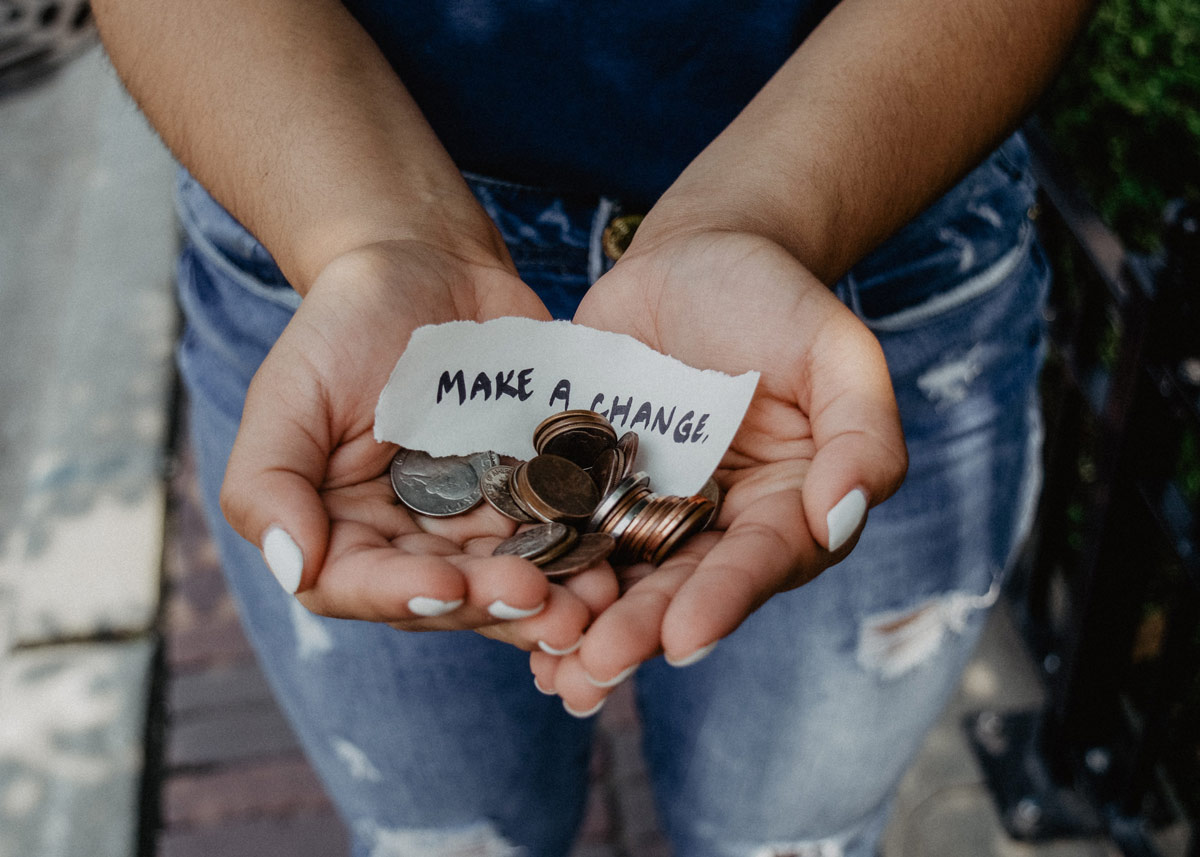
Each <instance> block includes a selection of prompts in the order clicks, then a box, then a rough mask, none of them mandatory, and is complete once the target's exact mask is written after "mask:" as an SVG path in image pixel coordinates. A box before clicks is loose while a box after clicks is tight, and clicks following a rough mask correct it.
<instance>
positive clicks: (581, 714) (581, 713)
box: [563, 696, 608, 720]
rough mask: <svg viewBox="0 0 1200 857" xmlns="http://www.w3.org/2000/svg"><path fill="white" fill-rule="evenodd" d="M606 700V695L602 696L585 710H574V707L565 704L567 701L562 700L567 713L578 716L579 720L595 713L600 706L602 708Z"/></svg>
mask: <svg viewBox="0 0 1200 857" xmlns="http://www.w3.org/2000/svg"><path fill="white" fill-rule="evenodd" d="M607 701H608V697H607V696H606V697H604V699H602V700H600V701H599V702H597V703H596V704H595V705H593V706H592V707H591V708H589V709H588V710H587V711H576V710H575V709H574V708H572V707H571V706H569V705H567V703H566V702H565V701H564V702H563V708H565V709H566V710H567V714H570V715H571V716H572V717H578V718H579V719H580V720H583V719H584V718H586V717H591V716H592V715H593V714H595V713H596V712H597V711H599V710H600V709H601V708H603V707H604V703H605V702H607Z"/></svg>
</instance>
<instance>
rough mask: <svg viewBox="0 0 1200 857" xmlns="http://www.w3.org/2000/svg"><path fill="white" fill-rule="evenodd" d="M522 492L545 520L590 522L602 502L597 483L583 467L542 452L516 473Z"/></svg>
mask: <svg viewBox="0 0 1200 857" xmlns="http://www.w3.org/2000/svg"><path fill="white" fill-rule="evenodd" d="M513 480H514V481H513V486H514V489H513V490H514V493H515V494H520V496H521V498H522V499H523V500H524V501H525V503H526V505H528V506H529V508H530V509H532V510H533V513H534V514H535V515H536V516H537V517H539V518H542V519H543V520H551V521H566V522H572V521H578V522H580V523H582V522H584V521H586V520H587V519H588V517H589V516H590V515H591V514H592V512H593V511H594V510H595V508H596V504H597V503H599V502H600V492H599V491H598V490H597V489H596V484H595V483H594V482H592V478H591V477H590V476H588V475H587V473H586V472H585V471H584V470H583V468H581V467H579V466H578V465H576V464H574V463H572V462H570V461H568V460H567V459H565V458H562V457H560V456H557V455H538V456H535V457H534V458H531V459H530V460H529V461H528V462H527V463H526V465H525V467H523V468H520V469H518V470H517V471H516V472H514V473H513Z"/></svg>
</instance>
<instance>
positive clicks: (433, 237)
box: [93, 0, 503, 293]
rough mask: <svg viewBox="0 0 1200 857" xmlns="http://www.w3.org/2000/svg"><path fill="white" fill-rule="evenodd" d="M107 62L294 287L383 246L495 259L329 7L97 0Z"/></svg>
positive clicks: (489, 237)
mask: <svg viewBox="0 0 1200 857" xmlns="http://www.w3.org/2000/svg"><path fill="white" fill-rule="evenodd" d="M93 6H94V7H95V12H96V17H97V20H98V22H99V25H100V30H101V35H102V37H103V40H104V43H105V46H106V48H107V49H108V52H109V55H110V56H111V57H112V60H113V63H114V65H115V66H116V68H117V70H118V72H119V73H120V74H121V76H122V78H123V79H124V81H125V84H126V86H127V87H128V89H129V90H130V92H131V93H132V94H133V96H134V97H135V99H136V100H137V101H138V103H139V105H140V106H141V107H142V109H143V111H144V112H145V113H146V115H147V116H148V117H149V119H150V121H151V122H152V124H153V125H154V126H155V128H156V129H157V130H158V132H159V133H160V135H161V136H162V137H163V139H164V141H165V142H166V143H167V145H168V146H169V147H170V148H171V149H172V151H173V152H174V153H175V154H176V156H177V157H178V158H179V160H180V161H181V162H182V163H183V164H184V165H185V166H187V167H188V169H189V170H190V171H191V172H192V173H193V174H194V175H196V177H197V178H198V179H199V180H200V181H201V182H202V183H203V184H204V185H205V186H206V187H207V188H208V189H209V190H210V191H211V192H212V193H213V194H214V196H216V198H217V199H218V200H219V201H220V202H221V203H222V204H223V205H224V206H225V207H226V208H228V209H229V210H230V211H231V212H232V213H233V214H234V216H236V217H237V218H238V219H239V220H241V221H242V222H243V223H244V224H245V225H246V226H247V227H248V228H249V229H250V230H251V231H252V232H253V233H254V234H255V235H256V237H258V238H259V240H261V241H262V242H263V244H264V245H265V246H266V247H267V248H268V249H269V250H270V251H271V253H272V254H273V255H274V256H275V259H276V261H277V262H278V263H279V265H280V267H281V268H282V270H283V271H284V273H285V275H287V277H288V279H289V280H290V281H291V282H292V283H293V285H295V286H296V287H297V288H298V289H299V290H300V291H301V292H302V293H303V292H305V291H307V288H308V286H309V285H311V283H312V281H313V279H314V278H315V277H316V275H317V274H318V273H319V272H320V271H321V270H322V269H323V268H324V266H325V264H326V263H327V262H328V261H330V260H331V259H333V258H334V257H335V256H337V255H338V254H339V253H341V252H344V251H346V250H349V249H351V248H354V247H359V246H364V245H367V244H372V243H375V242H377V241H381V240H387V239H395V238H416V239H419V240H425V241H432V242H434V243H438V244H440V245H441V246H443V247H448V248H450V249H452V250H454V251H456V252H462V253H467V254H472V253H479V254H482V255H484V256H486V255H487V254H489V253H491V254H498V255H502V254H503V250H502V248H501V247H500V245H499V244H498V242H497V239H496V238H495V236H494V233H493V231H492V230H491V227H490V224H489V222H488V221H487V218H486V215H484V214H483V212H482V211H481V210H480V209H479V207H478V206H477V205H476V203H475V201H474V198H473V197H472V196H471V193H470V190H469V189H468V188H467V186H466V184H465V183H464V182H463V180H462V177H461V175H460V174H459V172H458V170H457V169H456V168H455V166H454V164H453V162H452V161H451V159H450V157H449V156H448V155H447V154H446V152H445V150H444V149H443V148H442V146H441V144H440V143H439V142H438V140H437V138H436V136H435V135H434V133H433V131H432V129H430V127H429V125H428V124H427V123H426V121H425V119H424V118H423V116H422V115H421V113H420V110H419V109H418V108H417V106H416V104H415V103H414V102H413V101H412V99H411V98H410V97H409V95H408V93H407V92H406V91H405V89H404V87H403V85H402V84H401V82H400V81H399V79H398V78H397V77H396V76H395V74H394V73H393V72H392V70H391V68H390V66H389V65H388V64H387V62H386V60H385V59H384V58H383V56H382V54H381V53H380V52H379V51H378V49H377V48H376V46H375V44H374V43H373V42H372V41H371V40H370V38H369V37H368V36H367V34H366V33H365V32H363V30H362V29H361V27H359V25H358V23H357V22H356V21H355V20H354V19H353V17H352V16H351V15H350V14H349V13H348V12H347V11H346V9H345V8H344V7H343V6H342V5H341V4H340V3H338V2H335V0H310V2H295V0H255V2H246V0H206V2H202V3H196V2H187V0H170V2H165V3H164V2H155V0H96V2H95V3H94V4H93Z"/></svg>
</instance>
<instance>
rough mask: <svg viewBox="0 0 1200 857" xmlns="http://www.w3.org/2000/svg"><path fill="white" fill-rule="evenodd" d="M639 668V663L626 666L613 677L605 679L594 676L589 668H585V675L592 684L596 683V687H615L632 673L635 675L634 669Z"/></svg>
mask: <svg viewBox="0 0 1200 857" xmlns="http://www.w3.org/2000/svg"><path fill="white" fill-rule="evenodd" d="M637 668H638V665H637V664H634V665H633V666H631V667H626V668H625V669H623V670H621V671H620V672H619V673H617V674H616V675H615V676H613V677H612V678H610V679H605V680H603V681H601V680H600V679H598V678H592V677H591V676H590V675H588V673H587V670H584V672H583V677H584V678H586V679H587V680H588V681H589V682H591V683H592V684H594V685H595V686H596V687H613V686H615V685H618V684H620V683H621V682H623V681H625V679H627V678H629V677H630V676H631V675H633V671H634V670H636V669H637Z"/></svg>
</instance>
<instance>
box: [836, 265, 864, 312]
mask: <svg viewBox="0 0 1200 857" xmlns="http://www.w3.org/2000/svg"><path fill="white" fill-rule="evenodd" d="M833 293H834V294H835V295H837V297H838V299H839V300H840V301H841V302H842V303H844V304H845V305H846V306H848V307H850V311H851V312H853V313H854V314H855V315H856V316H858V317H859V318H862V317H863V311H862V301H861V300H860V299H859V296H858V280H857V279H855V277H854V271H853V270H849V271H847V272H846V275H845V276H844V277H842V278H841V279H840V280H838V281H837V283H836V285H834V287H833Z"/></svg>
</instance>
